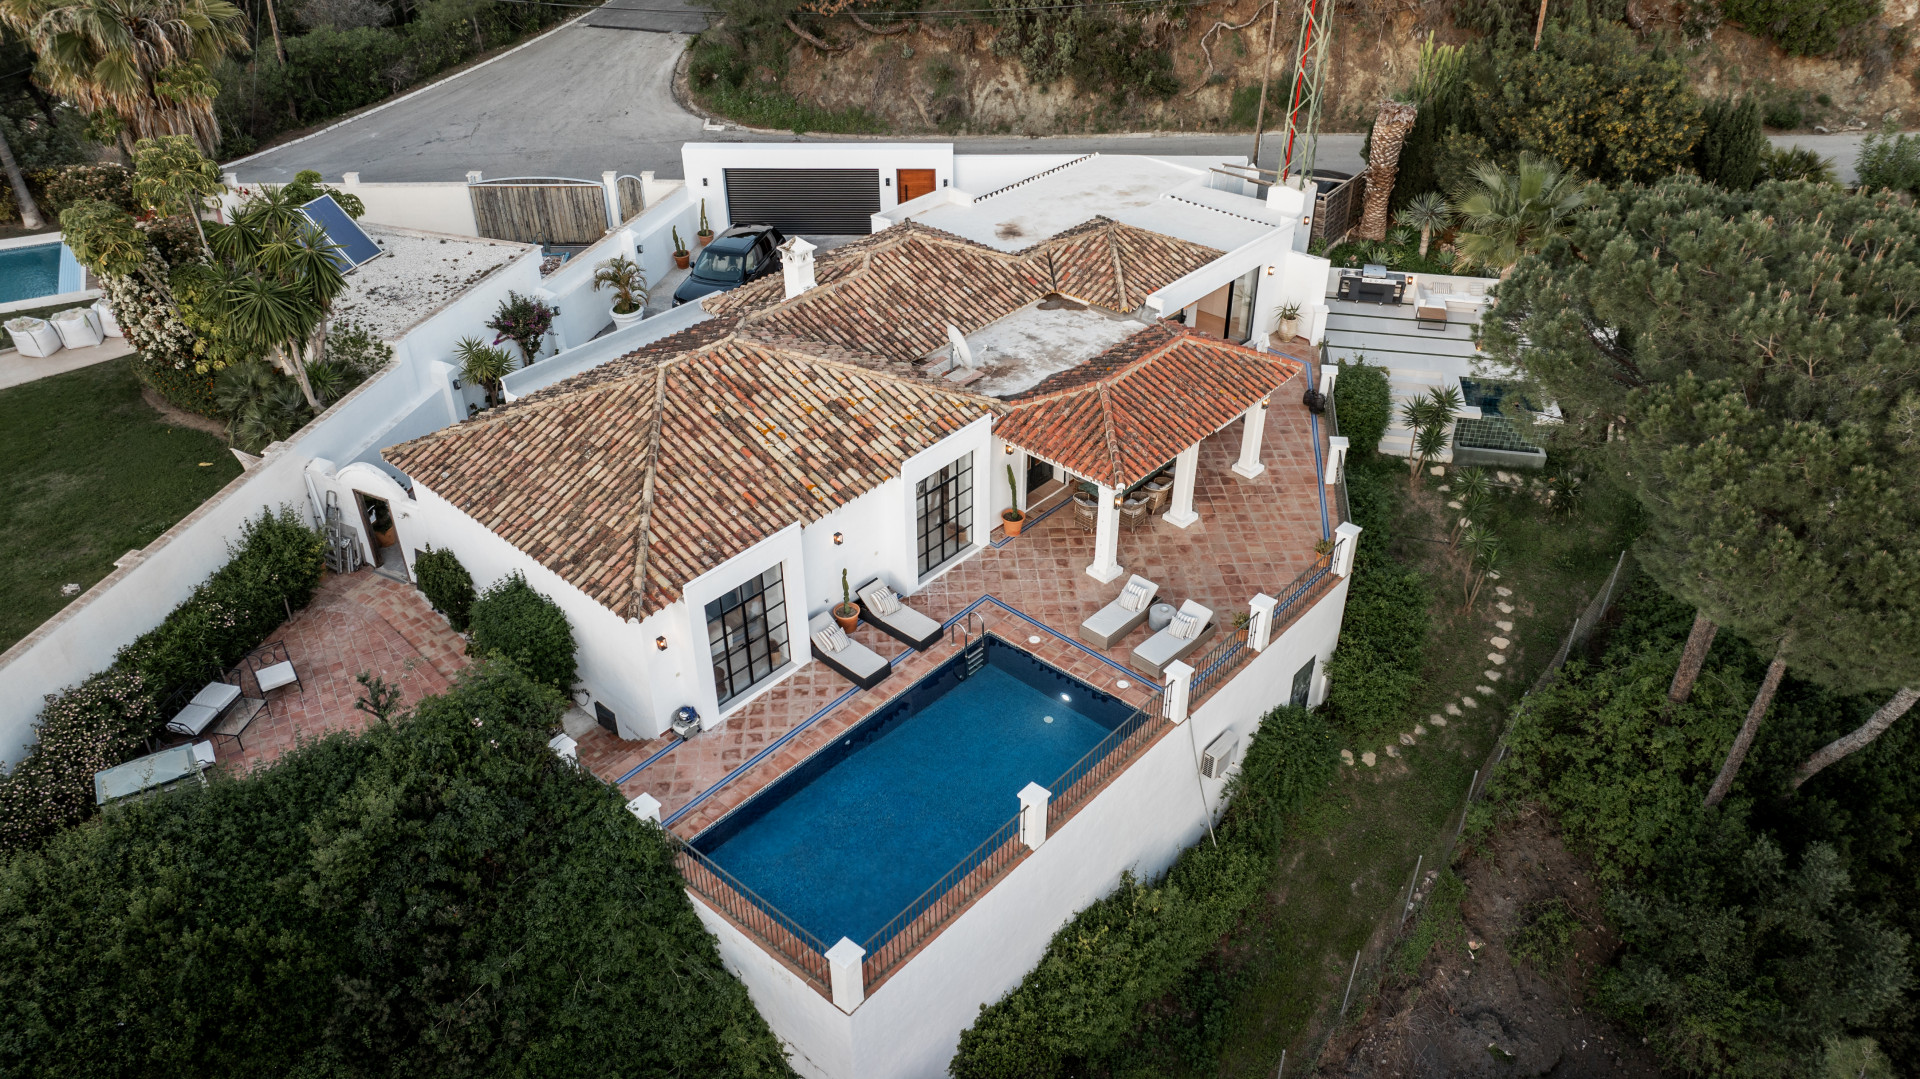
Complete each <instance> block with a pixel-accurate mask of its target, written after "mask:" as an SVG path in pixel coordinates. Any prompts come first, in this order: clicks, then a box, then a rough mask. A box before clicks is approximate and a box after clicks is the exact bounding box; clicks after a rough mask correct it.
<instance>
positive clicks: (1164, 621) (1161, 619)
mask: <svg viewBox="0 0 1920 1079" xmlns="http://www.w3.org/2000/svg"><path fill="white" fill-rule="evenodd" d="M1175 613H1176V612H1175V611H1174V608H1173V604H1171V603H1156V604H1154V605H1153V606H1151V607H1148V608H1147V628H1148V629H1150V630H1152V631H1153V632H1155V633H1158V632H1160V631H1161V630H1163V629H1166V628H1167V627H1168V626H1170V625H1172V624H1173V616H1174V614H1175Z"/></svg>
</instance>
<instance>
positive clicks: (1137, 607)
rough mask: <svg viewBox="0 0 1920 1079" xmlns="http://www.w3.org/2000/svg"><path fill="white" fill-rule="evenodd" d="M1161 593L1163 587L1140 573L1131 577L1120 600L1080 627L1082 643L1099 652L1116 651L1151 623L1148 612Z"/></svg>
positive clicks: (1097, 613)
mask: <svg viewBox="0 0 1920 1079" xmlns="http://www.w3.org/2000/svg"><path fill="white" fill-rule="evenodd" d="M1159 591H1160V586H1159V585H1157V584H1154V583H1153V582H1152V581H1149V580H1147V579H1146V578H1145V577H1142V576H1140V575H1139V574H1137V573H1136V574H1134V575H1133V576H1132V577H1129V578H1128V579H1127V585H1126V587H1125V588H1122V589H1121V590H1120V597H1119V598H1118V599H1116V600H1114V601H1113V602H1112V603H1109V604H1107V605H1106V606H1105V607H1102V608H1100V609H1099V610H1097V611H1095V612H1093V614H1092V615H1091V616H1090V617H1088V619H1087V620H1086V621H1085V622H1082V623H1080V639H1081V640H1083V641H1085V642H1087V643H1088V644H1091V645H1094V646H1095V647H1098V648H1112V647H1113V645H1114V642H1116V641H1119V640H1121V639H1122V638H1124V637H1126V635H1127V634H1129V633H1132V632H1133V631H1134V630H1136V629H1139V628H1140V624H1141V623H1142V622H1145V621H1146V620H1147V610H1148V608H1150V607H1152V606H1153V597H1154V596H1155V595H1157V594H1158V593H1159Z"/></svg>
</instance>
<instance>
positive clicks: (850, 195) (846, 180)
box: [726, 169, 880, 236]
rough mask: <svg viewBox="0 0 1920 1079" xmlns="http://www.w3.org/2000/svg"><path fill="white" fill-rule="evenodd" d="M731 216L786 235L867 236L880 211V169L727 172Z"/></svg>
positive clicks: (741, 170)
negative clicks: (799, 233)
mask: <svg viewBox="0 0 1920 1079" xmlns="http://www.w3.org/2000/svg"><path fill="white" fill-rule="evenodd" d="M726 180H727V216H728V217H730V218H731V219H732V220H733V221H734V223H735V224H747V223H753V224H768V225H772V226H774V227H776V228H778V229H779V230H780V231H782V232H786V233H795V232H810V233H814V234H815V235H827V236H865V235H866V234H867V233H869V232H872V231H873V222H872V220H871V218H872V215H874V214H877V213H879V212H880V170H879V169H728V170H726Z"/></svg>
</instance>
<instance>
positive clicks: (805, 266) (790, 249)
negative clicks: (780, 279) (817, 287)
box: [780, 236, 814, 300]
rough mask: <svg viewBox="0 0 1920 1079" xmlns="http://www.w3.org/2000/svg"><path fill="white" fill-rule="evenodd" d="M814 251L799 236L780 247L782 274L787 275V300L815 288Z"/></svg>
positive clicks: (810, 245) (811, 246)
mask: <svg viewBox="0 0 1920 1079" xmlns="http://www.w3.org/2000/svg"><path fill="white" fill-rule="evenodd" d="M813 250H814V248H813V245H812V244H810V243H808V242H807V241H805V240H802V239H801V238H800V237H798V236H794V237H790V238H789V239H788V240H787V242H786V243H783V244H781V245H780V272H781V273H782V274H785V275H786V279H787V299H789V300H791V299H793V298H794V297H795V296H798V295H800V294H801V293H802V292H805V291H807V290H808V289H810V288H812V287H813V285H814V281H813Z"/></svg>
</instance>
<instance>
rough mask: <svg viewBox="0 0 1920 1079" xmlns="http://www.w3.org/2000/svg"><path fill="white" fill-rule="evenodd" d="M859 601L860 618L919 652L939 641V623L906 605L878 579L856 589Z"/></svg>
mask: <svg viewBox="0 0 1920 1079" xmlns="http://www.w3.org/2000/svg"><path fill="white" fill-rule="evenodd" d="M854 597H855V598H856V599H858V600H859V601H860V617H861V618H863V619H865V620H866V621H867V623H868V624H869V625H871V626H873V627H874V628H875V629H878V630H879V631H880V632H882V633H884V634H886V635H887V636H889V637H892V638H893V639H894V640H896V641H900V642H902V643H904V644H906V645H908V646H910V647H912V648H913V649H915V650H916V651H925V650H926V649H928V648H931V647H933V645H934V644H936V643H938V642H939V640H940V623H938V622H935V621H934V620H933V619H931V618H928V617H927V616H926V615H924V614H921V613H920V612H919V611H916V610H914V609H913V608H912V607H909V606H907V604H906V601H905V600H903V599H901V598H900V597H899V595H897V594H896V593H895V592H894V590H893V589H892V588H890V587H888V586H887V583H886V582H885V581H882V580H881V579H880V578H878V577H875V578H873V579H872V580H870V581H868V582H867V583H866V584H863V585H861V586H860V587H859V588H857V589H855V590H854Z"/></svg>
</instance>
